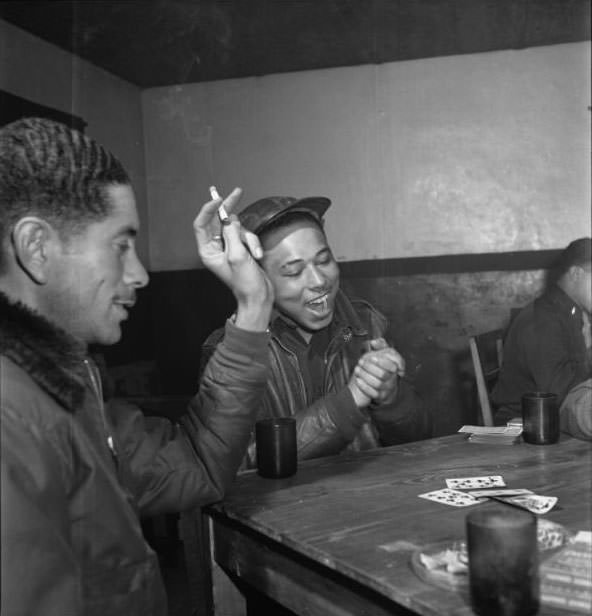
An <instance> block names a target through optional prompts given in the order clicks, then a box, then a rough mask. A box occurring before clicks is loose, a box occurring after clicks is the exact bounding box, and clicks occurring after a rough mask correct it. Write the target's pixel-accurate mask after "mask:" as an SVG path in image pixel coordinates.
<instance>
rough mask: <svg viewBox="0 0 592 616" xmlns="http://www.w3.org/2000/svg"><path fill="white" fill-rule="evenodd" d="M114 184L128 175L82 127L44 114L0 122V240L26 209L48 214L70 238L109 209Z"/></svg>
mask: <svg viewBox="0 0 592 616" xmlns="http://www.w3.org/2000/svg"><path fill="white" fill-rule="evenodd" d="M110 184H130V178H129V176H128V174H127V172H126V171H125V169H124V168H123V165H122V164H121V162H120V161H119V160H118V159H117V158H116V157H115V156H114V155H113V154H112V153H111V152H109V151H108V150H106V149H105V148H104V147H103V146H101V145H100V144H99V143H97V142H96V141H94V140H93V139H91V138H90V137H87V136H86V135H84V134H83V133H81V132H79V131H76V130H74V129H71V128H69V127H68V126H66V125H65V124H61V123H59V122H54V121H52V120H47V119H44V118H23V119H21V120H17V121H16V122H12V123H11V124H8V125H6V126H4V127H2V128H0V241H4V239H5V238H6V236H7V235H8V234H9V233H11V231H12V228H13V226H14V224H15V223H16V222H17V221H18V220H19V219H20V218H22V217H23V216H27V215H36V216H39V217H41V218H44V219H46V220H47V221H48V222H50V224H52V225H53V226H54V227H55V228H56V230H57V231H58V233H60V235H61V236H62V237H64V238H65V239H67V237H68V236H69V235H74V234H75V233H76V232H78V231H80V230H81V229H82V228H84V227H86V226H87V225H88V224H89V223H90V222H93V221H97V220H101V219H103V218H105V217H106V216H107V215H108V214H109V212H110V208H111V204H110V203H109V200H108V199H107V196H106V193H105V188H106V187H107V186H108V185H110ZM1 259H2V257H1V256H0V261H1ZM0 265H1V262H0Z"/></svg>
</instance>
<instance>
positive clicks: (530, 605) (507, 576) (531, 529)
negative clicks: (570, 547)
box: [466, 506, 539, 616]
mask: <svg viewBox="0 0 592 616" xmlns="http://www.w3.org/2000/svg"><path fill="white" fill-rule="evenodd" d="M466 531H467V548H468V555H469V585H470V592H471V602H472V604H473V610H474V611H475V613H476V614H478V615H479V616H531V615H532V614H536V613H537V612H538V609H539V569H538V564H539V563H538V560H539V559H538V545H537V521H536V516H535V515H534V514H532V513H530V512H528V511H520V510H519V509H514V508H511V507H505V506H503V507H499V506H498V507H494V508H490V509H483V510H478V511H472V512H471V513H469V514H468V515H467V517H466Z"/></svg>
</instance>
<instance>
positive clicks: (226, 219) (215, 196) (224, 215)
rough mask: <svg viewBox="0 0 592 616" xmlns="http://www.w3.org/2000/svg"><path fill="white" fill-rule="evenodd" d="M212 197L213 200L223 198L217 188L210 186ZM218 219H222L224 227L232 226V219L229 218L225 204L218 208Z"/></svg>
mask: <svg viewBox="0 0 592 616" xmlns="http://www.w3.org/2000/svg"><path fill="white" fill-rule="evenodd" d="M210 195H211V196H212V199H220V198H221V197H220V194H219V193H218V191H217V190H216V187H215V186H210ZM218 218H219V219H220V222H221V223H222V224H223V225H229V224H230V218H229V216H228V212H227V211H226V208H225V207H224V204H222V205H220V207H219V208H218Z"/></svg>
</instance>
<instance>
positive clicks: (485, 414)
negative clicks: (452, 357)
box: [469, 329, 503, 426]
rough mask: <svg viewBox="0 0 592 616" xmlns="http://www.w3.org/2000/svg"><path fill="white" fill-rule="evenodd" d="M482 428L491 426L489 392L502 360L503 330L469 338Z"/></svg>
mask: <svg viewBox="0 0 592 616" xmlns="http://www.w3.org/2000/svg"><path fill="white" fill-rule="evenodd" d="M469 347H470V349H471V358H472V360H473V368H474V370H475V380H476V382H477V395H478V396H479V406H480V408H481V419H482V422H483V425H484V426H493V413H492V411H491V401H490V398H489V395H490V392H491V390H492V388H493V386H494V385H495V383H496V382H497V377H498V375H499V371H500V368H501V365H502V359H503V330H501V329H495V330H492V331H489V332H484V333H482V334H478V335H476V336H471V337H470V338H469Z"/></svg>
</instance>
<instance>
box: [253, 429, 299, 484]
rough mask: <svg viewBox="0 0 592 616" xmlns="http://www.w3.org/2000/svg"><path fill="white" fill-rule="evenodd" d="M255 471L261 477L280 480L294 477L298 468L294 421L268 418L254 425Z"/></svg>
mask: <svg viewBox="0 0 592 616" xmlns="http://www.w3.org/2000/svg"><path fill="white" fill-rule="evenodd" d="M255 444H256V448H257V471H258V473H259V474H260V475H261V476H262V477H269V478H271V479H281V478H282V477H290V476H291V475H294V473H295V472H296V469H297V466H298V453H297V444H296V420H295V419H294V417H270V418H267V419H260V420H259V421H258V422H257V423H256V424H255Z"/></svg>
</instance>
